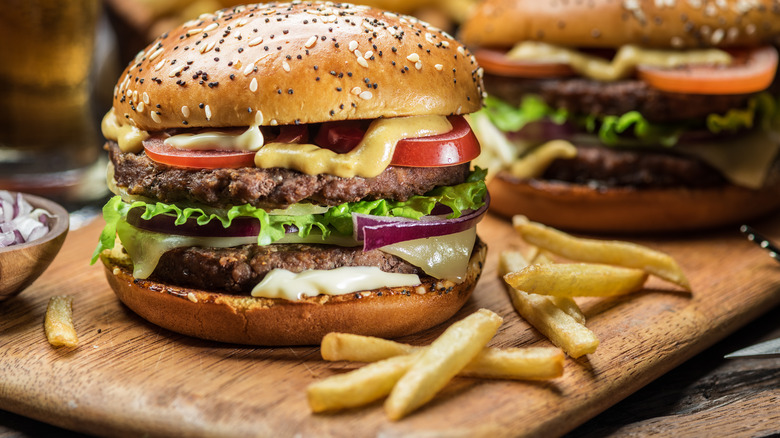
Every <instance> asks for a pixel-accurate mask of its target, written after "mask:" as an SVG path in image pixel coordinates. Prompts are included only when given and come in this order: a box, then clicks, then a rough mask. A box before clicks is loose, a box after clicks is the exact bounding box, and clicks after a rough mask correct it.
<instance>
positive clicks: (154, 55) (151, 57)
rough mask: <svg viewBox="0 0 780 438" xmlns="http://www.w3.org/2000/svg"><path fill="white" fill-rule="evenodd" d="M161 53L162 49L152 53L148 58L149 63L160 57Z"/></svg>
mask: <svg viewBox="0 0 780 438" xmlns="http://www.w3.org/2000/svg"><path fill="white" fill-rule="evenodd" d="M162 52H163V49H162V48H159V49H157V50H156V51H155V52H154V53H152V54H151V55H150V56H149V61H153V60H154V58H157V57H158V56H160V54H162Z"/></svg>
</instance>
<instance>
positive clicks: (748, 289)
mask: <svg viewBox="0 0 780 438" xmlns="http://www.w3.org/2000/svg"><path fill="white" fill-rule="evenodd" d="M778 219H780V218H773V219H769V220H766V221H763V222H759V223H756V224H754V225H755V226H756V227H757V228H758V229H759V230H760V231H763V232H764V233H765V234H767V235H768V236H769V237H775V238H776V237H778V236H780V220H778ZM101 222H102V221H99V220H98V221H95V222H94V223H92V224H90V225H88V226H87V227H84V228H81V229H78V230H75V231H72V232H71V233H70V234H69V236H68V238H67V240H66V242H65V245H64V247H63V248H62V251H61V252H60V254H59V255H58V257H57V258H56V259H55V261H54V262H53V264H52V265H51V267H50V268H49V269H48V270H47V271H46V273H45V274H44V275H43V276H42V277H41V278H40V279H39V280H37V281H36V282H35V283H34V284H33V285H32V286H31V287H30V288H29V289H27V290H26V291H25V292H23V293H22V294H21V295H20V296H18V297H17V298H15V299H13V300H11V301H8V302H4V303H0V409H5V410H9V411H12V412H15V413H18V414H22V415H25V416H29V417H32V418H35V419H38V420H42V421H46V422H49V423H52V424H55V425H59V426H62V427H65V428H69V429H73V430H77V431H83V432H89V433H93V434H100V435H130V436H139V435H149V436H155V435H168V436H171V435H175V436H203V435H218V436H249V435H260V436H268V435H274V436H279V437H283V436H294V435H298V436H344V435H353V436H367V435H375V436H376V435H383V436H409V435H422V436H440V435H444V436H469V437H471V436H490V437H492V438H494V437H502V436H517V435H532V436H533V435H535V436H552V435H560V434H563V433H565V432H567V431H569V430H571V429H573V428H574V427H576V426H577V425H579V424H581V423H582V422H584V421H586V420H587V419H589V418H591V417H593V416H594V415H596V414H597V413H599V412H601V411H603V410H605V409H606V408H608V407H609V406H611V405H612V404H614V403H616V402H617V401H619V400H621V399H622V398H624V397H626V396H627V395H629V394H630V393H632V392H634V391H636V390H637V389H639V388H640V387H642V386H643V385H645V384H646V383H648V382H650V381H651V380H653V379H655V378H656V377H658V376H660V375H661V374H663V373H665V372H666V371H668V370H670V369H672V368H673V367H675V366H676V365H678V364H680V363H681V362H683V361H685V360H686V359H688V358H690V357H691V356H693V355H694V354H696V353H697V352H699V351H701V350H703V349H705V348H707V347H708V346H709V345H711V344H713V343H715V342H716V341H718V340H719V339H721V338H723V337H725V336H726V335H727V334H729V333H730V332H732V331H734V330H736V329H737V328H738V327H740V326H741V325H743V324H745V323H746V322H748V321H749V320H751V319H753V318H755V317H757V316H758V315H759V314H761V313H762V312H764V311H766V310H769V309H771V308H772V306H774V305H776V304H778V303H780V265H778V264H777V263H776V262H774V261H773V260H772V259H770V258H769V257H768V256H767V254H766V253H764V252H763V251H761V250H760V249H759V248H758V247H756V246H755V245H753V244H751V243H749V242H747V240H746V239H745V238H744V237H743V236H742V235H741V234H740V233H739V232H738V231H737V230H736V229H733V230H724V231H720V232H715V233H706V234H696V235H693V236H678V237H675V238H668V239H653V240H639V239H632V240H633V241H635V242H639V243H644V244H647V245H650V246H652V247H654V248H658V249H661V250H664V251H666V252H668V253H670V254H672V255H673V256H674V257H675V258H677V259H678V261H679V262H680V264H681V265H682V267H683V269H684V270H685V271H686V272H687V274H688V276H689V279H690V280H691V284H692V286H693V293H692V294H688V293H683V292H680V291H679V290H677V289H675V288H674V287H671V286H668V285H666V284H665V283H662V282H660V281H652V282H651V283H650V284H649V289H648V290H646V291H643V292H641V293H638V294H636V295H633V296H631V297H622V298H609V299H588V300H587V301H583V302H581V305H582V307H583V310H584V311H585V314H586V316H587V317H588V319H589V322H588V326H589V327H590V328H591V329H592V330H593V331H594V332H595V333H596V335H597V336H598V337H599V338H600V340H601V345H600V346H599V348H598V350H597V351H596V352H595V353H594V354H591V355H589V356H588V357H583V358H580V359H577V360H573V359H567V360H566V366H565V375H564V376H563V377H561V378H558V379H555V380H552V381H549V382H514V381H488V380H478V379H467V378H457V379H455V380H453V381H452V382H451V383H450V384H449V385H448V386H447V387H446V388H445V390H444V391H443V392H442V393H440V394H439V395H437V397H436V398H435V399H434V400H433V401H432V402H431V403H429V404H428V405H426V406H425V407H423V408H422V409H420V410H419V411H418V412H416V413H414V414H413V415H411V416H410V417H407V418H406V419H404V420H402V421H399V422H395V423H394V422H390V421H388V420H387V419H386V417H385V415H384V412H383V410H382V404H381V403H374V404H372V405H370V406H368V407H365V408H361V409H354V410H350V411H347V412H343V413H338V414H331V415H312V414H311V413H310V412H309V409H308V405H307V403H306V398H305V387H306V386H307V385H308V384H309V383H312V382H314V381H317V380H319V379H322V378H325V377H327V376H331V375H333V374H336V373H339V372H342V371H343V370H345V369H350V368H352V367H354V365H351V364H345V363H328V362H324V361H322V360H321V359H320V356H319V349H318V348H315V347H297V348H287V347H285V348H250V347H243V346H235V345H220V344H217V343H213V342H206V341H200V340H197V339H192V338H187V337H184V336H181V335H177V334H175V333H171V332H168V331H166V330H163V329H160V328H157V327H156V326H153V325H151V324H149V323H146V322H145V321H143V320H141V319H140V318H138V317H137V316H136V315H135V314H133V313H132V312H131V311H129V310H128V309H126V308H125V307H123V306H122V305H121V304H120V303H119V302H118V301H117V300H116V298H115V297H114V295H113V293H112V292H111V290H110V289H109V288H108V286H107V284H106V281H105V279H104V277H103V270H102V267H101V266H97V265H96V266H89V264H88V260H89V258H90V255H91V253H92V251H93V248H94V244H95V242H96V239H97V236H98V234H99V232H100V229H101V227H102V223H101ZM480 234H481V236H482V237H483V239H484V240H485V241H487V242H488V245H489V251H488V261H487V265H486V268H485V271H484V273H483V277H482V279H481V280H480V283H479V284H478V286H477V289H476V290H475V292H474V295H473V297H472V299H471V300H470V301H469V302H468V303H467V305H466V307H465V308H464V309H463V310H462V311H461V312H460V313H459V314H458V315H457V316H456V318H461V317H463V316H465V315H468V314H470V313H472V312H474V311H475V310H477V309H479V308H483V307H484V308H488V309H491V310H493V311H495V312H497V313H498V314H499V315H501V316H503V317H504V325H503V326H502V327H501V329H500V331H499V333H498V334H497V336H496V337H495V338H494V339H493V341H492V342H491V345H494V346H498V347H510V346H512V347H514V346H530V345H549V344H548V343H547V341H546V340H544V339H542V338H541V336H540V335H539V334H538V333H537V332H536V331H535V330H534V329H532V328H531V327H530V326H529V325H528V324H527V323H525V322H524V321H523V320H521V319H520V318H519V317H518V315H517V314H516V313H515V312H514V310H513V308H512V306H511V303H510V301H509V299H508V297H507V295H506V293H505V290H504V287H503V284H502V282H501V281H500V280H499V278H498V277H497V274H496V261H497V257H498V254H499V252H500V251H502V250H504V249H506V248H509V247H513V246H516V245H519V244H521V242H520V239H519V238H518V237H517V236H516V234H515V233H514V231H513V230H512V228H511V227H510V225H509V223H508V222H506V221H505V220H502V219H499V218H495V217H487V218H486V219H485V220H484V221H483V222H482V223H481V224H480ZM55 294H71V295H73V296H74V312H75V325H76V328H77V331H78V332H79V336H80V342H81V343H80V346H79V348H78V349H76V350H74V351H66V350H57V349H54V348H52V347H50V346H49V344H48V343H47V342H46V339H45V336H44V333H43V324H42V322H43V316H44V312H45V308H46V303H47V301H48V299H49V297H50V296H52V295H55ZM442 330H443V327H437V328H434V329H431V330H429V331H427V332H425V333H421V334H418V335H412V336H409V337H407V338H406V339H403V340H404V341H407V342H411V343H420V344H425V343H429V342H430V341H431V340H432V339H434V338H435V337H436V336H437V335H438V334H439V333H441V331H442Z"/></svg>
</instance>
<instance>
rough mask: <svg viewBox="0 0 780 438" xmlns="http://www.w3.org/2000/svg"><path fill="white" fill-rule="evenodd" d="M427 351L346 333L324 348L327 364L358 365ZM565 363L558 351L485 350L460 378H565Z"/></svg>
mask: <svg viewBox="0 0 780 438" xmlns="http://www.w3.org/2000/svg"><path fill="white" fill-rule="evenodd" d="M426 348H428V347H416V346H412V345H408V344H402V343H399V342H395V341H390V340H386V339H381V338H374V337H371V336H360V335H352V334H346V333H328V334H327V335H325V337H324V338H323V339H322V346H321V350H322V357H323V359H325V360H333V361H337V360H348V361H355V362H375V361H378V360H383V359H386V358H389V357H394V356H399V355H405V354H411V353H414V352H419V351H424V350H425V349H426ZM563 361H564V355H563V352H562V351H561V350H560V349H558V348H541V347H540V348H506V349H498V348H485V349H483V350H482V351H480V352H479V353H478V354H477V356H476V357H475V358H474V359H473V360H472V361H471V362H469V364H468V365H466V367H465V368H463V370H462V371H461V372H460V374H459V375H461V376H469V377H480V378H489V379H515V380H533V379H553V378H555V377H560V376H561V375H563Z"/></svg>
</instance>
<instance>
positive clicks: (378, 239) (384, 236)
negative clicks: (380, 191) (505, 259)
mask: <svg viewBox="0 0 780 438" xmlns="http://www.w3.org/2000/svg"><path fill="white" fill-rule="evenodd" d="M489 204H490V198H489V197H488V196H487V195H486V197H485V204H484V205H483V206H482V207H480V208H479V209H478V210H473V211H471V212H469V213H466V214H463V215H462V216H460V217H458V218H455V219H447V218H446V217H443V216H426V217H424V218H422V219H420V220H414V219H408V218H396V217H385V216H370V215H365V214H353V215H352V224H353V226H354V231H353V237H354V238H355V240H357V241H358V242H361V241H362V242H363V251H370V250H372V249H377V248H381V247H383V246H387V245H392V244H394V243H399V242H405V241H407V240H416V239H424V238H427V237H436V236H445V235H448V234H455V233H459V232H461V231H466V230H468V229H470V228H473V227H475V226H476V225H477V223H478V222H479V221H480V220H482V218H483V217H484V215H485V212H487V209H488V205H489Z"/></svg>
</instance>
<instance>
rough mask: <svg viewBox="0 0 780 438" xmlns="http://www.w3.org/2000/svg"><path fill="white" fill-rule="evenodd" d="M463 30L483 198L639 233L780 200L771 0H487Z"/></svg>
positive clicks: (726, 216)
mask: <svg viewBox="0 0 780 438" xmlns="http://www.w3.org/2000/svg"><path fill="white" fill-rule="evenodd" d="M461 31H462V33H461V40H462V41H464V43H466V44H467V46H469V47H470V48H471V49H472V51H473V52H474V54H475V56H476V58H477V60H478V61H479V63H480V65H481V66H482V67H483V68H484V69H485V86H486V91H487V92H488V95H489V96H488V98H487V99H486V109H485V111H483V112H481V113H479V114H478V115H476V116H474V117H472V119H473V121H474V125H475V130H477V131H478V133H479V135H480V140H481V141H482V145H483V148H484V149H485V150H486V151H488V150H491V151H492V156H493V157H494V160H497V161H498V162H500V163H501V165H502V166H503V169H502V170H501V171H498V172H497V173H496V174H495V178H491V181H490V183H489V189H490V192H491V195H492V199H493V202H492V207H491V209H492V210H494V211H495V212H497V213H499V214H502V215H507V216H509V215H513V214H518V213H522V214H525V215H527V216H528V217H529V218H531V219H533V220H537V221H541V222H544V223H546V224H549V225H552V226H556V227H560V228H566V229H569V230H574V231H584V232H609V233H615V232H617V233H637V232H672V231H682V230H696V229H703V228H711V227H718V226H724V225H726V224H733V223H737V222H740V221H746V220H750V219H753V218H756V217H757V216H760V215H762V214H766V213H768V212H770V211H773V210H775V209H777V207H778V206H780V175H779V174H778V165H777V155H778V154H777V152H778V147H779V143H778V131H779V128H778V126H779V125H780V124H778V122H777V121H778V117H779V116H778V114H780V106H778V100H777V96H778V93H777V89H778V81H777V79H776V71H777V62H778V61H777V59H778V54H777V50H776V49H775V48H774V47H773V46H772V43H773V42H775V41H776V40H777V37H778V35H780V7H779V6H778V3H777V2H776V1H766V0H756V1H749V2H742V1H730V0H724V1H710V0H702V1H698V0H696V1H694V0H685V1H650V0H624V1H611V0H591V1H577V2H575V1H568V2H567V1H552V2H543V3H539V2H532V1H527V0H486V1H485V2H483V3H482V4H481V5H480V6H479V7H478V8H477V9H476V10H475V12H474V14H473V15H472V16H471V18H470V19H469V21H468V22H466V23H465V25H464V26H463V28H462V29H461ZM551 140H557V141H555V142H552V143H548V142H550V141H551ZM489 155H490V154H483V157H484V158H488V156H489ZM491 169H492V167H491Z"/></svg>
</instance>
